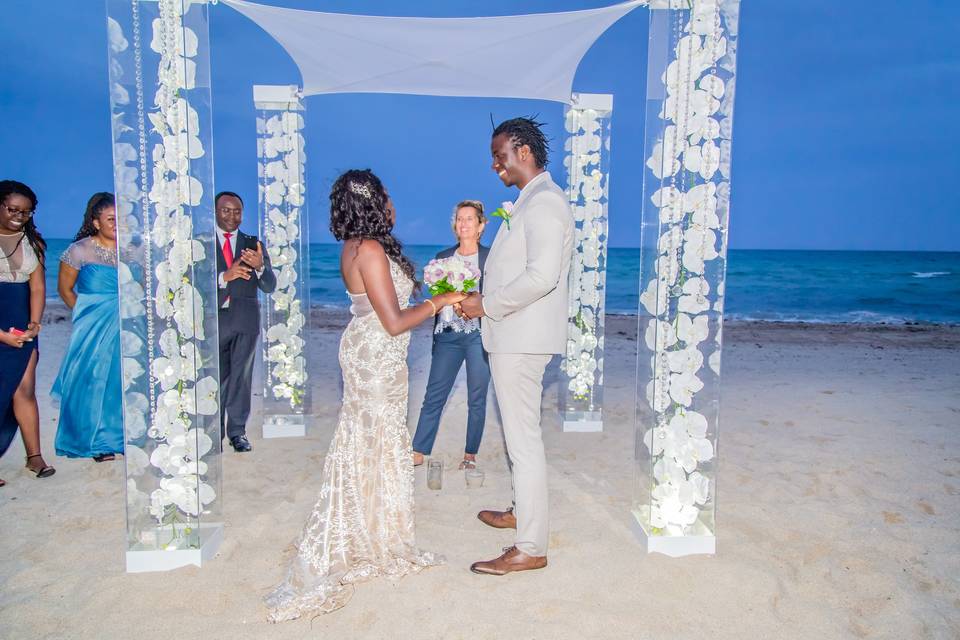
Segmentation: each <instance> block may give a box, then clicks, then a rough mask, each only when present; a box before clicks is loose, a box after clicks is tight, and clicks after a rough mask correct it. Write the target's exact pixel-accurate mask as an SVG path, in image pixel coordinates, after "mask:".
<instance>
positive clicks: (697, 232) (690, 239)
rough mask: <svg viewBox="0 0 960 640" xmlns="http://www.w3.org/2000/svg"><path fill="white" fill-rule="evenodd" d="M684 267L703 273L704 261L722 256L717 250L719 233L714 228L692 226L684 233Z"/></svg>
mask: <svg viewBox="0 0 960 640" xmlns="http://www.w3.org/2000/svg"><path fill="white" fill-rule="evenodd" d="M683 240H684V242H683V267H684V269H686V270H687V271H692V272H693V273H703V269H704V263H705V262H707V261H710V260H714V259H716V258H718V257H720V254H719V253H718V252H717V249H716V244H717V234H716V232H715V231H713V230H712V229H706V228H703V227H690V228H688V229H687V230H686V231H685V232H684V234H683Z"/></svg>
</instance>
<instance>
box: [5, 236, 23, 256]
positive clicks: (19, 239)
mask: <svg viewBox="0 0 960 640" xmlns="http://www.w3.org/2000/svg"><path fill="white" fill-rule="evenodd" d="M19 233H20V237H19V238H18V239H17V243H16V244H15V245H13V249H11V250H10V253H7V252H6V251H4V252H3V259H4V260H9V259H10V258H11V257H12V256H13V254H15V253H16V252H17V249H19V248H20V244H21V243H22V242H23V239H24V238H25V237H26V235H27V234H25V233H24V232H23V231H20V232H19ZM15 235H17V234H16V233H11V234H9V236H8V235H7V234H3V236H4V237H10V236H15Z"/></svg>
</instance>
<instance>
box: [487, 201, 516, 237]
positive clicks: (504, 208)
mask: <svg viewBox="0 0 960 640" xmlns="http://www.w3.org/2000/svg"><path fill="white" fill-rule="evenodd" d="M490 215H491V216H492V217H494V218H503V221H504V222H506V223H507V231H510V218H511V217H513V203H512V202H504V203H503V204H502V205H501V206H500V208H499V209H497V210H496V211H494V212H493V213H491V214H490Z"/></svg>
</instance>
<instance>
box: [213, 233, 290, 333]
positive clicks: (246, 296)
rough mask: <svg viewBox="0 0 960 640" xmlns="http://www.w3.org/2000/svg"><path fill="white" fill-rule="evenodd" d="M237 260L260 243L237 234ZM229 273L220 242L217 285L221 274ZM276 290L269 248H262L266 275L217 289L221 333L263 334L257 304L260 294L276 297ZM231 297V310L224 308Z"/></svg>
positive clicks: (235, 255) (236, 281) (233, 282)
mask: <svg viewBox="0 0 960 640" xmlns="http://www.w3.org/2000/svg"><path fill="white" fill-rule="evenodd" d="M236 240H237V241H236V250H235V251H234V257H235V259H237V260H239V259H240V253H241V252H242V251H243V250H244V249H250V250H251V251H256V250H257V239H256V237H254V236H248V235H247V234H245V233H243V232H242V231H240V230H239V229H238V230H237V238H236ZM226 270H227V262H226V260H225V259H224V257H223V249H221V248H220V242H219V240H218V241H217V282H218V283H219V281H220V274H221V273H223V272H224V271H226ZM276 288H277V276H276V274H274V273H273V268H272V267H271V266H270V256H269V255H267V247H266V246H264V247H263V274H262V275H261V276H260V277H257V272H256V271H254V272H253V273H251V274H250V279H249V280H244V279H243V278H237V279H236V280H231V281H230V282H228V283H227V287H226V289H221V288H220V286H219V284H218V285H217V309H218V312H219V315H218V319H219V321H220V333H221V334H224V333H229V332H231V331H233V332H237V333H254V334H255V333H260V303H259V302H258V301H257V291H258V290H260V291H263V292H264V293H273V291H274V289H276ZM227 296H230V306H229V307H227V308H226V309H224V308H223V303H224V301H225V300H226V299H227Z"/></svg>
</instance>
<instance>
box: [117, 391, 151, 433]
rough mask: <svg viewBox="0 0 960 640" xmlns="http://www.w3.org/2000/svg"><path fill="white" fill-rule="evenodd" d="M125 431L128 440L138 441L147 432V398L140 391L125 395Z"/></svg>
mask: <svg viewBox="0 0 960 640" xmlns="http://www.w3.org/2000/svg"><path fill="white" fill-rule="evenodd" d="M123 410H124V414H123V430H124V436H125V437H126V439H127V440H136V439H137V438H140V437H142V436H143V434H144V433H146V432H147V411H149V410H150V405H149V403H148V402H147V396H145V395H143V394H142V393H140V392H138V391H127V392H126V393H124V394H123Z"/></svg>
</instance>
